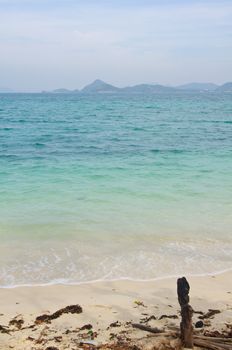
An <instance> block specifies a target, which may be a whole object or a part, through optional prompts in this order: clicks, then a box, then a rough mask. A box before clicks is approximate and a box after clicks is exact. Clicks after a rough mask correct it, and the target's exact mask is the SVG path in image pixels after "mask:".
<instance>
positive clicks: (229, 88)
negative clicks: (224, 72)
mask: <svg viewBox="0 0 232 350" xmlns="http://www.w3.org/2000/svg"><path fill="white" fill-rule="evenodd" d="M216 92H232V82H228V83H225V84H223V85H221V86H219V87H218V88H217V90H216Z"/></svg>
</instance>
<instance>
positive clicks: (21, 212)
mask: <svg viewBox="0 0 232 350" xmlns="http://www.w3.org/2000/svg"><path fill="white" fill-rule="evenodd" d="M231 198H232V96H231V94H227V95H215V94H189V95H187V94H179V95H177V94H175V95H155V96H141V95H138V96H119V95H96V96H94V95H92V96H84V95H46V94H9V95H7V94H2V95H0V237H1V252H0V253H1V254H0V278H1V282H0V285H18V284H35V283H36V284H38V283H53V282H57V281H61V282H62V281H63V282H72V283H76V282H83V281H89V280H96V279H113V278H137V279H151V278H157V277H163V276H167V275H179V274H182V273H208V272H212V271H220V270H223V269H228V268H232V235H231V231H232V215H231V213H232V200H231Z"/></svg>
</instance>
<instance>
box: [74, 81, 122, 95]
mask: <svg viewBox="0 0 232 350" xmlns="http://www.w3.org/2000/svg"><path fill="white" fill-rule="evenodd" d="M119 90H120V89H119V88H117V87H115V86H113V85H110V84H107V83H105V82H104V81H102V80H99V79H97V80H95V81H94V82H93V83H91V84H89V85H87V86H85V87H84V88H83V89H82V90H81V92H82V93H85V94H93V93H101V94H106V93H113V92H118V91H119Z"/></svg>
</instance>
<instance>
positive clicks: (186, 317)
mask: <svg viewBox="0 0 232 350" xmlns="http://www.w3.org/2000/svg"><path fill="white" fill-rule="evenodd" d="M189 290H190V286H189V284H188V281H187V280H186V278H185V277H182V278H179V279H178V280H177V294H178V301H179V304H180V307H181V317H182V319H181V323H180V332H181V340H182V343H183V346H184V347H185V348H187V349H193V325H192V315H193V309H192V307H191V306H190V305H189Z"/></svg>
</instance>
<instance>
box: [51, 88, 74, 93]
mask: <svg viewBox="0 0 232 350" xmlns="http://www.w3.org/2000/svg"><path fill="white" fill-rule="evenodd" d="M52 92H53V93H54V94H69V93H70V92H72V91H71V90H68V89H64V88H60V89H55V90H53V91H52Z"/></svg>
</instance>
